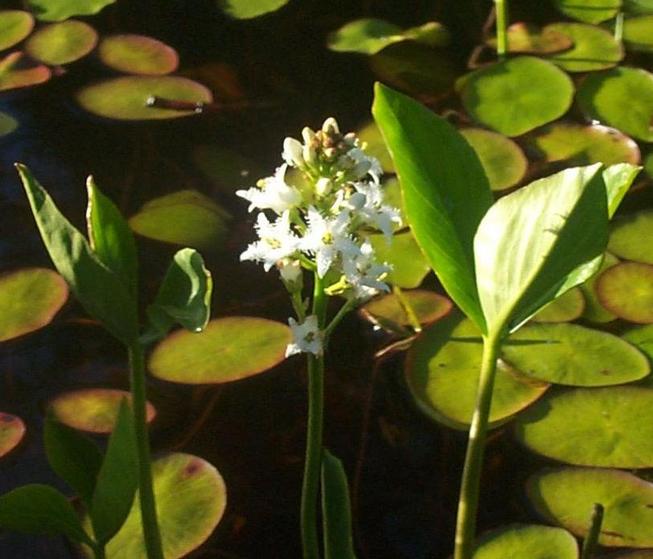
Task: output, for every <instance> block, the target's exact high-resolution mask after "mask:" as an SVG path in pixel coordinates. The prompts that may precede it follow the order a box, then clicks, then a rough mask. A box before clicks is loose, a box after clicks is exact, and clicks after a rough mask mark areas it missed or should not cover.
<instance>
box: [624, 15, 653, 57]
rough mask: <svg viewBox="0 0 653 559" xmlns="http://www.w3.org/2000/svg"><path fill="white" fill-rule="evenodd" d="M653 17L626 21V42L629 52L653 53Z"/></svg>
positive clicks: (634, 18)
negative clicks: (652, 30)
mask: <svg viewBox="0 0 653 559" xmlns="http://www.w3.org/2000/svg"><path fill="white" fill-rule="evenodd" d="M651 29H653V15H649V16H641V17H633V18H627V19H626V20H625V21H624V29H623V33H624V35H623V36H624V42H625V43H626V47H627V48H628V49H629V50H634V51H640V52H653V36H652V34H651Z"/></svg>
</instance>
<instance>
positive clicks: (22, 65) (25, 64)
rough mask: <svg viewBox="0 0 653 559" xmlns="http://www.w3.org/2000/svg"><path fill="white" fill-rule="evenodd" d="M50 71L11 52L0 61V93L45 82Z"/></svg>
mask: <svg viewBox="0 0 653 559" xmlns="http://www.w3.org/2000/svg"><path fill="white" fill-rule="evenodd" d="M50 75H51V73H50V69H49V68H48V67H47V66H44V65H43V64H38V63H36V62H34V61H33V60H30V59H29V58H28V57H27V56H25V54H24V53H22V52H20V51H17V52H12V53H11V54H8V55H7V56H5V57H4V58H3V59H2V60H0V91H7V90H10V89H19V88H21V87H29V86H32V85H38V84H40V83H43V82H47V81H48V80H49V79H50Z"/></svg>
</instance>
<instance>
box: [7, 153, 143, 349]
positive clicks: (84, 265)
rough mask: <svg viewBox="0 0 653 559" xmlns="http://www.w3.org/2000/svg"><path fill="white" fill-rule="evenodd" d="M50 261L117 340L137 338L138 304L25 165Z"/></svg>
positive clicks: (22, 173)
mask: <svg viewBox="0 0 653 559" xmlns="http://www.w3.org/2000/svg"><path fill="white" fill-rule="evenodd" d="M17 168H18V172H19V173H20V177H21V179H22V181H23V186H24V187H25V192H26V193H27V197H28V199H29V202H30V205H31V207H32V212H33V213H34V218H35V219H36V223H37V225H38V228H39V231H40V232H41V237H42V238H43V242H44V244H45V247H46V249H47V250H48V252H49V253H50V258H52V261H53V262H54V265H55V266H56V268H57V270H58V271H59V273H60V274H61V275H62V276H63V277H64V279H65V280H66V281H67V282H68V285H69V286H70V288H71V289H72V291H73V292H74V293H75V295H76V297H77V299H78V300H79V302H80V303H81V304H82V306H83V307H84V308H85V309H86V311H87V312H88V313H89V314H90V315H91V316H93V317H94V318H96V319H98V320H100V321H102V322H103V323H104V325H105V327H106V328H107V330H109V332H110V333H111V334H113V335H114V336H115V337H116V338H118V339H119V340H120V341H122V342H123V343H126V344H128V343H129V342H130V341H132V340H133V339H134V338H136V336H137V335H138V321H137V317H136V304H135V301H134V299H133V297H132V295H131V294H130V293H129V291H128V290H127V288H126V287H125V285H124V284H123V282H122V281H121V280H120V278H118V277H117V276H116V275H115V274H114V273H113V272H112V271H111V270H110V269H109V268H107V267H106V266H105V265H104V264H103V263H102V262H101V261H100V259H99V258H98V257H97V256H96V255H95V254H94V253H93V251H92V249H91V247H90V245H89V243H88V241H87V240H86V238H85V237H84V236H83V235H82V234H81V233H80V232H79V231H78V230H77V229H75V227H73V225H72V224H71V223H70V222H69V221H68V220H67V219H66V218H65V217H64V216H63V215H62V214H61V212H60V211H59V209H58V208H57V206H56V205H55V204H54V202H53V201H52V198H50V195H49V194H48V193H47V192H46V191H45V189H44V188H43V187H42V186H41V185H40V184H39V183H38V182H37V181H36V179H34V177H33V176H32V174H31V173H30V171H29V170H28V169H27V167H25V166H24V165H20V164H18V165H17Z"/></svg>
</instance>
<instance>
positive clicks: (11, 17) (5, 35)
mask: <svg viewBox="0 0 653 559" xmlns="http://www.w3.org/2000/svg"><path fill="white" fill-rule="evenodd" d="M33 28H34V17H33V16H32V14H30V13H29V12H25V11H23V10H0V50H4V49H8V48H9V47H13V46H14V45H17V44H18V43H20V42H21V41H22V40H23V39H24V38H25V37H27V36H28V35H29V34H30V33H31V32H32V29H33Z"/></svg>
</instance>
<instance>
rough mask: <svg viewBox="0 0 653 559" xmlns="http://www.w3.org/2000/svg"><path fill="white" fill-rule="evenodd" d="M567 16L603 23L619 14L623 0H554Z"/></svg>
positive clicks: (587, 21) (588, 21)
mask: <svg viewBox="0 0 653 559" xmlns="http://www.w3.org/2000/svg"><path fill="white" fill-rule="evenodd" d="M554 4H555V5H556V7H557V8H558V9H559V10H560V11H561V12H562V13H563V14H565V15H566V16H569V17H572V18H574V19H577V20H579V21H584V22H586V23H601V22H602V21H605V20H606V19H610V18H613V17H614V16H616V15H617V12H618V11H619V8H620V7H621V0H554Z"/></svg>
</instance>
